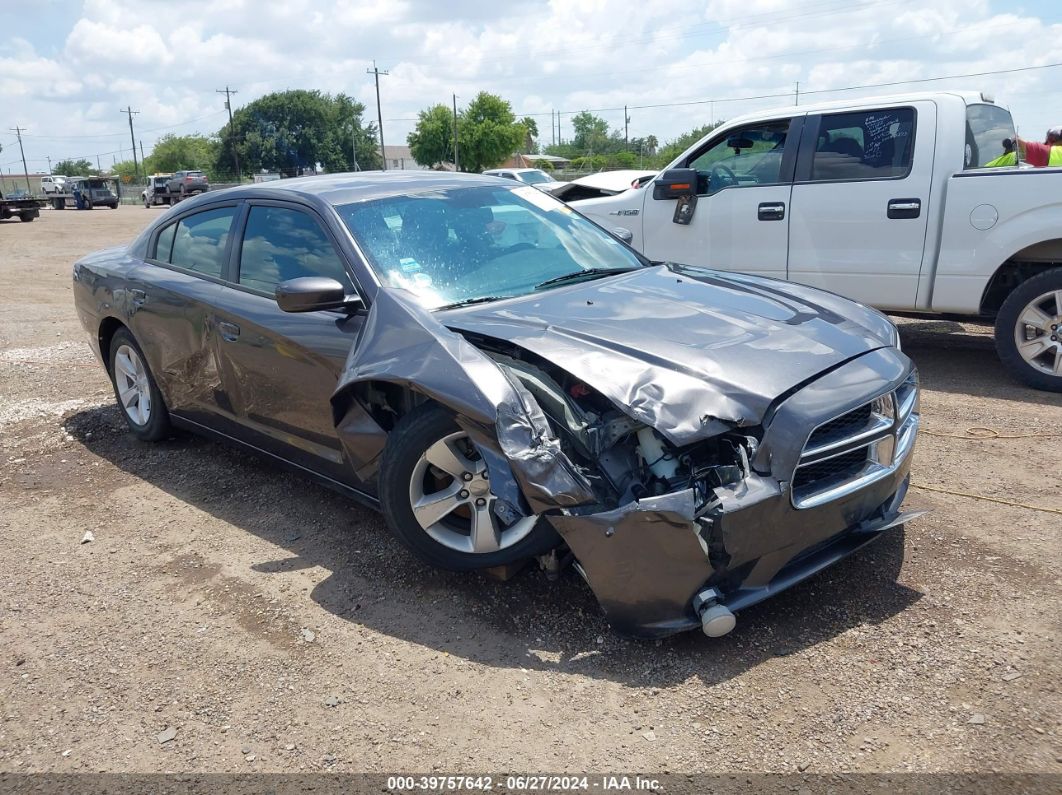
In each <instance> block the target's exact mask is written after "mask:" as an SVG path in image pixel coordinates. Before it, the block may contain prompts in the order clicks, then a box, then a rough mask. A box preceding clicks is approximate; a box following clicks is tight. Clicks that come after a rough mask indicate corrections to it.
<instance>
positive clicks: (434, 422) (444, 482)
mask: <svg viewBox="0 0 1062 795" xmlns="http://www.w3.org/2000/svg"><path fill="white" fill-rule="evenodd" d="M379 482H380V503H381V507H382V508H383V513H384V517H385V518H386V520H387V524H388V526H389V527H390V528H391V531H392V532H393V533H394V534H395V535H396V536H397V537H398V538H399V540H400V541H402V542H403V543H404V544H405V545H406V546H407V547H408V548H409V549H410V550H411V551H412V552H413V553H415V554H416V555H417V556H418V557H420V558H421V559H422V560H424V561H425V562H427V563H430V564H431V565H433V566H437V567H439V568H442V569H450V570H453V571H470V570H473V569H483V568H489V567H491V566H503V565H506V564H509V563H514V562H516V561H519V560H524V559H526V558H529V557H532V556H534V555H538V554H541V553H543V552H546V551H547V550H549V549H551V548H552V547H554V546H556V545H557V544H558V543H559V538H558V537H557V535H556V533H555V532H554V530H553V528H552V527H551V526H550V525H549V524H548V523H547V522H546V521H540V520H539V518H538V517H537V516H528V517H524V518H521V519H517V520H516V521H515V522H513V523H512V524H509V525H505V524H504V523H503V522H502V520H501V519H500V518H499V517H498V516H497V515H496V514H495V512H494V503H495V500H496V499H497V498H496V496H495V494H494V493H493V491H492V490H491V487H490V480H489V477H488V472H487V466H486V464H485V463H484V461H483V459H482V457H481V456H480V454H479V452H478V451H477V450H476V447H475V445H473V444H472V441H471V440H470V439H469V437H468V434H466V433H465V432H464V431H462V430H461V428H460V427H459V426H458V425H457V423H456V422H455V421H454V417H453V414H452V413H451V412H450V411H448V410H447V409H445V408H443V407H442V406H439V405H438V404H434V403H426V404H424V405H422V406H420V407H418V408H417V409H416V410H414V411H412V412H410V413H409V414H407V415H406V416H405V417H403V418H402V420H401V421H400V422H399V423H398V424H397V425H396V426H395V428H394V430H393V431H391V434H390V437H389V438H388V441H387V448H386V449H385V450H384V457H383V462H382V465H381V467H380V479H379Z"/></svg>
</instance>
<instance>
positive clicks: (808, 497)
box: [792, 372, 919, 508]
mask: <svg viewBox="0 0 1062 795" xmlns="http://www.w3.org/2000/svg"><path fill="white" fill-rule="evenodd" d="M918 422H919V417H918V376H917V374H916V373H914V372H912V373H911V375H910V376H909V377H908V378H907V380H906V381H904V383H903V384H901V385H900V386H899V387H897V388H896V389H895V390H893V391H891V392H887V393H885V394H883V395H879V396H878V397H876V398H874V399H873V400H871V401H869V402H867V403H864V404H863V405H861V406H858V407H856V408H854V409H851V410H849V411H846V412H845V413H844V414H840V415H838V416H836V417H833V418H832V419H830V420H828V421H826V422H824V423H822V424H821V425H819V426H817V427H816V428H815V429H814V430H813V431H812V432H811V434H810V435H809V436H808V441H807V443H806V444H805V445H804V450H803V452H802V453H801V455H800V461H799V462H798V463H797V466H796V469H795V471H794V472H793V482H792V495H793V496H792V499H793V505H794V506H795V507H796V508H813V507H815V506H817V505H822V504H824V503H826V502H830V501H832V500H835V499H838V498H840V497H843V496H844V495H846V494H850V493H852V492H853V491H857V490H858V489H861V488H864V487H865V486H868V485H870V484H871V483H874V482H875V481H877V480H881V479H882V478H884V477H886V476H887V475H889V474H891V473H892V472H894V471H895V470H896V468H897V467H898V466H899V465H900V464H901V463H902V462H903V461H904V459H906V457H907V455H908V454H909V453H910V452H911V448H912V447H913V445H914V439H915V434H916V432H917V429H918Z"/></svg>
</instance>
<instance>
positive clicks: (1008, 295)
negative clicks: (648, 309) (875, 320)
mask: <svg viewBox="0 0 1062 795" xmlns="http://www.w3.org/2000/svg"><path fill="white" fill-rule="evenodd" d="M1013 137H1014V123H1013V120H1012V118H1011V116H1010V113H1009V112H1008V111H1007V110H1005V109H1004V108H1002V107H1000V106H998V105H996V104H995V103H994V102H993V101H992V100H991V99H990V98H988V97H986V96H984V95H982V94H974V93H956V92H936V93H919V94H906V95H901V96H891V97H876V98H865V99H858V100H850V101H846V102H832V103H825V104H820V105H809V106H799V107H797V106H791V107H787V108H782V109H779V110H776V111H771V112H761V113H756V114H752V115H748V116H744V117H741V118H737V119H734V120H733V121H730V122H727V123H726V124H723V125H721V126H720V127H719V128H717V129H715V130H713V131H712V132H711V133H709V134H708V135H707V136H705V137H704V138H702V139H701V140H700V141H698V142H697V143H696V144H694V145H693V146H692V147H690V148H689V149H688V150H686V151H685V152H684V153H683V154H682V155H680V156H679V157H678V158H677V159H676V160H675V161H673V162H672V163H671V164H670V165H669V166H668V167H667V168H666V169H665V170H664V171H662V172H661V173H660V174H659V175H658V176H657V177H656V179H655V180H654V181H653V183H652V184H651V185H650V186H649V188H648V189H647V190H630V191H625V192H623V193H620V194H618V195H615V196H609V197H604V198H599V199H588V200H585V201H574V202H571V204H572V206H573V207H575V208H576V209H577V210H579V211H580V212H582V213H583V214H584V215H587V216H588V217H590V218H591V219H593V220H595V221H597V222H598V223H599V224H601V225H602V226H605V227H606V228H615V227H623V228H624V229H627V230H629V231H630V232H631V245H632V246H634V247H635V248H637V249H639V250H640V251H642V252H643V253H644V254H645V255H646V256H648V257H649V258H650V259H652V260H656V261H674V262H682V263H686V264H688V265H694V266H700V267H706V268H713V269H718V270H733V271H741V272H745V273H752V274H757V275H761V276H772V277H775V278H779V279H787V280H789V281H794V282H800V283H802V284H807V285H811V286H813V287H819V288H824V289H827V290H831V291H833V292H835V293H839V294H841V295H843V296H845V297H847V298H852V299H855V300H857V301H861V302H863V303H865V304H868V305H870V306H874V307H876V308H878V309H882V310H886V311H893V312H904V313H916V314H921V315H943V314H950V315H967V316H977V317H984V318H994V319H995V322H996V346H997V349H998V351H999V355H1000V358H1001V359H1002V361H1003V363H1004V364H1005V365H1006V366H1007V368H1008V369H1009V370H1010V371H1011V372H1012V373H1013V374H1014V375H1016V376H1017V377H1018V378H1020V379H1021V380H1023V381H1025V382H1026V383H1028V384H1030V385H1032V386H1034V387H1037V388H1039V389H1047V390H1052V391H1062V225H1060V224H1059V218H1060V211H1062V199H1059V198H1057V197H1059V196H1062V169H1028V168H1022V167H1020V166H1018V167H1003V168H984V165H985V164H986V163H989V162H990V161H992V160H993V159H994V158H996V157H999V156H1000V155H1002V154H1003V152H1004V150H1003V143H1002V142H1003V140H1004V139H1007V138H1013Z"/></svg>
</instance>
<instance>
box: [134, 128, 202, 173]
mask: <svg viewBox="0 0 1062 795" xmlns="http://www.w3.org/2000/svg"><path fill="white" fill-rule="evenodd" d="M217 152H218V141H217V139H215V138H207V137H206V136H204V135H199V134H198V133H197V134H195V135H174V134H173V133H169V134H167V135H164V136H162V137H161V138H159V140H158V141H156V142H155V146H154V148H153V149H152V150H151V154H150V155H148V156H147V157H146V158H145V159H144V163H143V166H144V173H145V174H172V173H173V172H175V171H183V170H186V169H193V168H195V169H200V170H206V171H210V172H213V168H214V163H215V160H216V159H217ZM211 176H213V173H211Z"/></svg>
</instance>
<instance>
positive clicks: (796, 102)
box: [793, 80, 800, 105]
mask: <svg viewBox="0 0 1062 795" xmlns="http://www.w3.org/2000/svg"><path fill="white" fill-rule="evenodd" d="M793 104H794V105H799V104H800V81H799V80H797V81H796V94H795V95H794V96H793Z"/></svg>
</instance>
